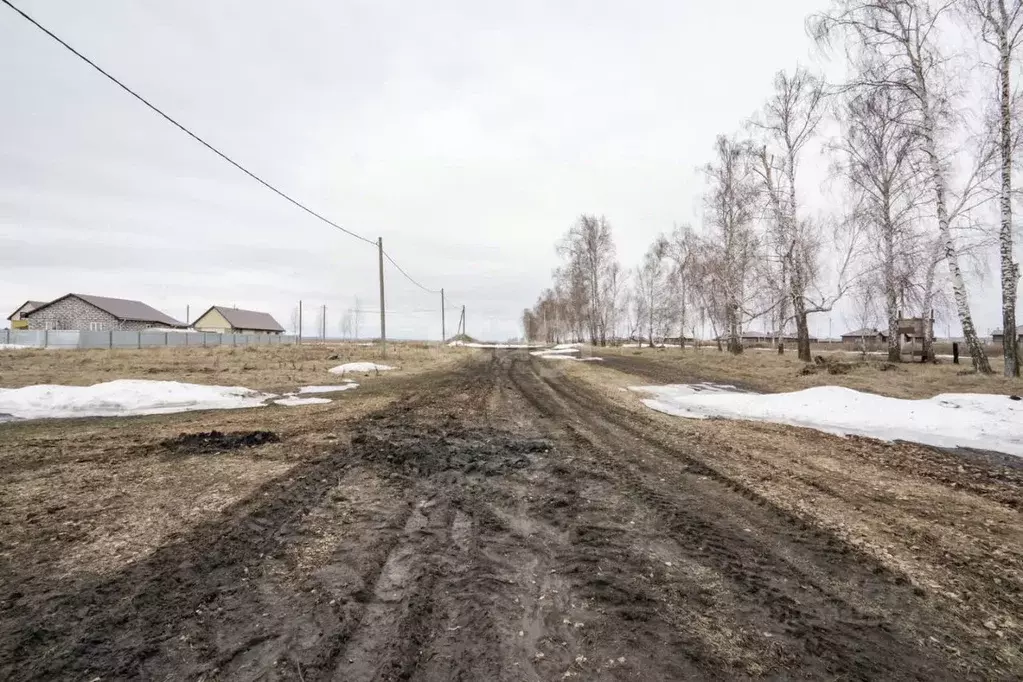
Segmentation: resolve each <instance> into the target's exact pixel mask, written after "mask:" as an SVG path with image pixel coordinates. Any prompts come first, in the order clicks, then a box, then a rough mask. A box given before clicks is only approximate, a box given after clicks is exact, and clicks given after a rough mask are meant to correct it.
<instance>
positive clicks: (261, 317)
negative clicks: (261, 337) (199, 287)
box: [196, 305, 284, 332]
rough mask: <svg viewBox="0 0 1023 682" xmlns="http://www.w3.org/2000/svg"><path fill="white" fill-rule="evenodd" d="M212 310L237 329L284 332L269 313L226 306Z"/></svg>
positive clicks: (202, 316) (204, 314) (199, 318)
mask: <svg viewBox="0 0 1023 682" xmlns="http://www.w3.org/2000/svg"><path fill="white" fill-rule="evenodd" d="M210 310H216V311H217V312H218V313H220V314H221V315H223V316H224V319H225V320H227V323H228V324H230V325H231V326H232V327H234V328H235V329H252V330H254V331H260V332H283V331H284V327H282V326H281V325H280V324H279V323H278V322H277V320H275V319H274V318H273V316H272V315H270V314H269V313H261V312H257V311H255V310H239V309H238V308H227V307H225V306H219V305H215V306H213V307H212V308H210ZM210 310H207V311H206V312H205V313H203V314H202V315H200V316H199V317H197V318H196V321H198V320H201V319H202V318H204V317H205V316H206V315H207V314H209V312H210Z"/></svg>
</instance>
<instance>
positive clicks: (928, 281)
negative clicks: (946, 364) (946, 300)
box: [920, 244, 940, 361]
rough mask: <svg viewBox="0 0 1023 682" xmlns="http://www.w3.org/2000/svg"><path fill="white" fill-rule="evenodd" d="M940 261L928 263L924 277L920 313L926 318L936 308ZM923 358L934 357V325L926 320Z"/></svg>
mask: <svg viewBox="0 0 1023 682" xmlns="http://www.w3.org/2000/svg"><path fill="white" fill-rule="evenodd" d="M939 246H940V244H939ZM939 262H940V260H939V259H938V258H932V259H931V262H930V263H929V264H928V265H927V276H926V277H925V278H924V296H923V307H924V309H923V311H921V313H920V317H922V318H924V320H927V319H928V318H929V317H930V315H931V310H933V309H934V280H935V278H936V276H937V269H938V263H939ZM923 359H924V360H925V361H926V360H933V359H934V326H933V325H930V324H926V322H925V324H924V339H923Z"/></svg>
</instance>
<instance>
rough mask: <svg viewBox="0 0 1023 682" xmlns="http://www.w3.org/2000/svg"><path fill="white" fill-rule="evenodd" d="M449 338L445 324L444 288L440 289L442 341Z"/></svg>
mask: <svg viewBox="0 0 1023 682" xmlns="http://www.w3.org/2000/svg"><path fill="white" fill-rule="evenodd" d="M447 340H448V333H447V327H445V326H444V289H443V288H442V289H441V290H440V342H441V344H443V343H444V342H445V341H447Z"/></svg>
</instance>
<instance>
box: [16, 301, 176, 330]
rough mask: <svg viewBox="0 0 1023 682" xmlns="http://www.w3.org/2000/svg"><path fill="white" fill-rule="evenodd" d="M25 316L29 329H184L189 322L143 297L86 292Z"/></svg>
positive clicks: (44, 306)
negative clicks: (92, 294) (134, 297)
mask: <svg viewBox="0 0 1023 682" xmlns="http://www.w3.org/2000/svg"><path fill="white" fill-rule="evenodd" d="M26 317H27V318H28V328H29V329H73V330H78V331H107V330H113V329H120V330H126V331H140V330H143V329H148V328H150V327H172V328H179V329H183V328H185V327H187V326H188V325H186V324H185V323H184V322H180V321H178V320H175V319H174V318H173V317H171V316H170V315H165V314H164V313H161V312H160V311H159V310H157V309H156V308H153V307H151V306H148V305H146V304H145V303H142V302H141V301H129V300H126V299H123V298H107V297H105V296H87V295H84V294H68V295H66V296H61V297H60V298H58V299H57V300H55V301H51V302H50V303H46V304H45V305H41V306H39V307H38V308H35V309H34V310H31V311H29V312H28V313H27V314H26Z"/></svg>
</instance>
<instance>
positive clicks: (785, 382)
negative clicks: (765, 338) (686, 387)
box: [593, 347, 1023, 398]
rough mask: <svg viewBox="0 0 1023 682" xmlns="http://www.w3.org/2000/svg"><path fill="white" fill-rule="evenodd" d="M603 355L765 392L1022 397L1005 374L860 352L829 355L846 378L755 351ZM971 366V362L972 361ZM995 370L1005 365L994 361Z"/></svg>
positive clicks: (790, 357) (1022, 383) (606, 351)
mask: <svg viewBox="0 0 1023 682" xmlns="http://www.w3.org/2000/svg"><path fill="white" fill-rule="evenodd" d="M593 354H594V355H598V356H607V355H621V356H626V357H629V356H633V357H635V356H637V355H638V356H640V357H642V358H643V359H644V360H649V361H650V362H653V363H657V364H661V365H664V366H666V367H667V366H675V367H678V366H683V367H685V368H686V370H687V371H689V372H691V373H692V374H694V375H696V376H700V377H703V378H705V379H706V380H708V381H721V382H725V383H728V382H734V383H741V384H746V385H749V386H751V387H753V388H756V389H759V390H762V391H772V392H773V391H798V390H801V389H804V388H811V387H813V386H829V385H830V386H845V387H848V388H854V389H857V390H860V391H870V392H872V393H878V394H881V395H888V396H893V397H896V398H930V397H932V396H935V395H937V394H939V393H998V394H1016V395H1020V394H1023V380H1020V379H1006V378H1005V377H1002V376H1001V375H998V374H996V375H994V376H983V375H979V374H975V373H973V372H971V371H970V366H969V364H964V365H953V364H952V363H951V362H948V361H946V362H941V363H940V364H921V363H902V364H899V365H895V366H891V365H888V364H887V363H885V362H883V358H875V357H871V356H868V358H867V359H866V360H865V361H864V360H863V359H862V357H861V356H860V354H858V353H830V354H828V356H827V357H828V358H829V359H835V360H838V361H840V362H845V363H851V364H852V366H851V367H850V368H849V372H848V373H847V374H830V373H828V371H827V370H824V369H821V370H820V371H817V372H816V373H814V374H807V375H804V374H802V371H803V368H804V367H805V366H806V363H803V362H800V361H799V359H798V358H797V357H796V355H795V353H794V352H791V351H788V352H786V353H785V354H784V355H778V354H777V353H776V352H773V351H760V350H750V351H747V352H746V353H744V354H742V355H739V356H733V355H731V354H729V353H723V352H720V351H718V350H716V349H714V348H707V347H704V348H701V349H700V350H698V351H697V350H694V349H692V348H687V349H685V350H680V349H678V348H664V349H657V348H644V349H636V348H599V349H593ZM967 362H968V359H967ZM992 364H993V365H995V371H996V372H1000V371H1001V362H1000V361H996V360H994V359H993V360H992Z"/></svg>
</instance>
